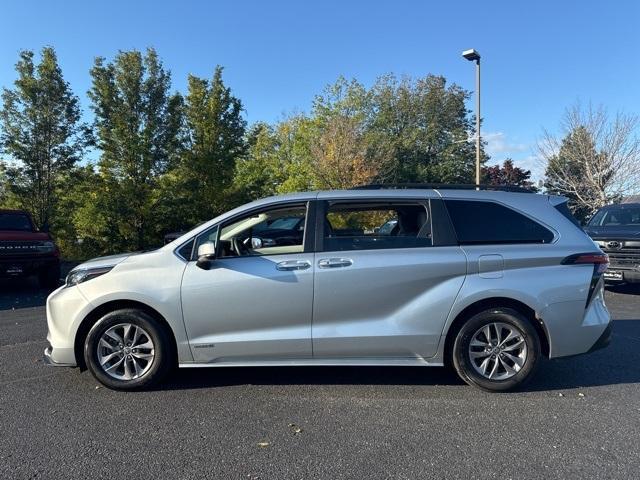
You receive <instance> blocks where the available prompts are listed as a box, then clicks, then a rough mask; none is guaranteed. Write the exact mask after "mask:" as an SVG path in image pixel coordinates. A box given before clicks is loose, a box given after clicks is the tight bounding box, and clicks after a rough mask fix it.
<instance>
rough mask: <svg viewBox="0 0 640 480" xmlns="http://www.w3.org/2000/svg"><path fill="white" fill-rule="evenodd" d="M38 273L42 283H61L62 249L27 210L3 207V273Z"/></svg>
mask: <svg viewBox="0 0 640 480" xmlns="http://www.w3.org/2000/svg"><path fill="white" fill-rule="evenodd" d="M29 275H37V276H38V279H39V281H40V285H41V286H43V287H46V288H54V287H57V286H58V285H59V283H60V252H59V250H58V247H57V246H56V244H55V243H54V242H53V238H51V235H50V234H48V233H46V232H40V231H38V230H37V229H36V227H35V225H34V224H33V220H32V219H31V215H29V214H28V213H27V212H25V211H24V210H0V277H18V276H29Z"/></svg>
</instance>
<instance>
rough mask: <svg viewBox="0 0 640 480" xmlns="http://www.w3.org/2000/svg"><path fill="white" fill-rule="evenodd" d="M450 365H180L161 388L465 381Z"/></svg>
mask: <svg viewBox="0 0 640 480" xmlns="http://www.w3.org/2000/svg"><path fill="white" fill-rule="evenodd" d="M462 384H463V382H462V381H461V380H460V379H459V378H458V377H457V376H456V374H455V373H454V372H453V371H451V370H450V369H448V368H424V367H375V366H364V367H350V366H345V367H341V366H330V367H328V366H317V367H314V366H305V367H221V368H194V369H189V368H186V369H180V370H179V371H178V372H176V373H174V374H173V375H172V376H171V378H170V379H168V381H166V382H164V383H163V384H162V385H161V386H159V387H158V389H159V390H183V389H200V388H212V387H228V386H234V385H434V386H435V385H462Z"/></svg>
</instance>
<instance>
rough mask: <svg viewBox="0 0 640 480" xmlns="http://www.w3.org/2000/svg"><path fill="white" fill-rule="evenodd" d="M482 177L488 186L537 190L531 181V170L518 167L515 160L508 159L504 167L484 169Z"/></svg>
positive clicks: (496, 166)
mask: <svg viewBox="0 0 640 480" xmlns="http://www.w3.org/2000/svg"><path fill="white" fill-rule="evenodd" d="M482 175H483V177H484V183H486V184H487V185H509V186H513V187H522V188H528V189H535V186H534V185H533V182H532V181H531V170H525V169H523V168H520V167H516V166H515V165H514V163H513V160H511V159H510V158H507V159H506V160H505V161H504V162H503V163H502V165H492V166H489V167H484V168H483V172H482Z"/></svg>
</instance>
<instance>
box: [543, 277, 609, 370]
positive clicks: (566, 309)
mask: <svg viewBox="0 0 640 480" xmlns="http://www.w3.org/2000/svg"><path fill="white" fill-rule="evenodd" d="M540 318H541V319H542V320H543V322H544V325H545V327H546V330H547V333H548V334H549V357H550V358H558V357H569V356H573V355H580V354H583V353H588V352H590V351H592V350H597V349H598V348H602V347H605V346H606V342H607V339H608V337H610V335H611V331H610V330H611V326H610V321H611V316H610V314H609V311H608V310H607V307H606V305H605V303H604V295H603V289H602V287H599V288H598V291H597V293H596V294H595V295H594V297H593V298H592V299H591V302H590V303H589V306H588V307H587V308H586V309H585V305H584V300H581V301H569V302H560V303H554V304H551V305H549V306H548V307H547V308H545V309H544V310H542V311H541V312H540Z"/></svg>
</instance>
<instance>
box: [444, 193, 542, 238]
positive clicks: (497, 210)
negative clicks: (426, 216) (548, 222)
mask: <svg viewBox="0 0 640 480" xmlns="http://www.w3.org/2000/svg"><path fill="white" fill-rule="evenodd" d="M445 204H446V206H447V210H449V215H450V216H451V220H452V221H453V226H454V228H455V230H456V235H457V237H458V242H459V243H460V244H461V245H474V244H488V243H549V242H551V241H552V240H553V233H551V232H550V231H549V230H548V229H546V228H545V227H543V226H542V225H540V224H539V223H537V222H534V221H533V220H531V219H530V218H527V217H525V216H524V215H522V214H520V213H518V212H516V211H514V210H512V209H510V208H507V207H505V206H502V205H499V204H497V203H493V202H474V201H466V200H445Z"/></svg>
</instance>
